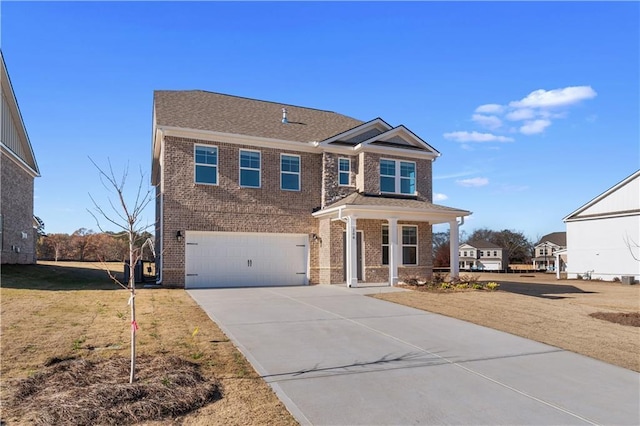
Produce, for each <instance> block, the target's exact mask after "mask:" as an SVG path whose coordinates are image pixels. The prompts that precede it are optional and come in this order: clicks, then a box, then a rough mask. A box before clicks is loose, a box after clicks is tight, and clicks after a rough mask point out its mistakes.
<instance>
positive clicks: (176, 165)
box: [152, 90, 470, 288]
mask: <svg viewBox="0 0 640 426" xmlns="http://www.w3.org/2000/svg"><path fill="white" fill-rule="evenodd" d="M439 156H440V153H439V152H438V151H437V150H436V149H435V148H433V147H432V146H431V145H429V144H428V143H427V142H425V141H424V140H423V139H422V138H420V137H419V136H417V135H416V134H414V133H413V132H411V131H410V130H409V129H408V128H406V127H405V126H402V125H399V126H395V127H394V126H391V125H389V124H388V123H387V122H385V121H384V120H382V119H381V118H375V119H373V120H370V121H367V122H363V121H360V120H356V119H353V118H351V117H347V116H345V115H341V114H338V113H335V112H331V111H324V110H318V109H313V108H306V107H300V106H294V105H283V104H279V103H275V102H269V101H262V100H257V99H248V98H242V97H238V96H231V95H225V94H221V93H213V92H206V91H200V90H189V91H164V90H163V91H156V92H155V94H154V104H153V162H152V181H153V184H154V185H155V186H156V189H157V194H158V196H157V198H156V200H157V205H156V209H157V210H156V252H157V253H161V255H160V256H158V258H156V261H157V271H158V272H159V275H158V278H159V281H160V282H161V283H162V284H164V285H167V286H176V287H186V288H197V287H247V286H281V285H304V284H338V283H345V282H346V283H347V285H348V286H356V285H357V284H358V283H359V282H369V283H383V282H384V283H387V282H388V283H389V284H390V285H394V284H396V283H398V281H399V280H400V279H402V278H403V277H406V276H421V277H429V276H430V275H431V274H432V266H433V264H432V259H431V253H432V247H431V246H432V243H431V241H432V238H431V232H432V228H431V227H432V225H433V224H436V223H447V224H449V227H450V230H451V241H452V244H451V245H452V247H455V251H453V250H452V252H451V254H452V256H451V259H452V260H451V266H452V275H455V274H456V273H457V267H458V261H457V254H458V250H457V248H458V247H457V245H458V244H457V242H458V227H459V225H460V224H461V222H462V221H463V220H464V217H465V216H468V215H469V214H470V212H469V211H466V210H461V209H456V208H451V207H446V206H441V205H436V204H433V203H432V198H433V197H432V194H433V192H432V163H433V162H434V161H435V160H436V158H438V157H439Z"/></svg>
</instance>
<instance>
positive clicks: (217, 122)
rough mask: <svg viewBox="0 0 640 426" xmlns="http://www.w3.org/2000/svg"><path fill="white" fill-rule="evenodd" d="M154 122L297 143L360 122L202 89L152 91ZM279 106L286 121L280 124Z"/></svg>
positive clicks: (323, 136) (341, 116)
mask: <svg viewBox="0 0 640 426" xmlns="http://www.w3.org/2000/svg"><path fill="white" fill-rule="evenodd" d="M154 106H155V113H156V123H157V125H159V126H172V127H181V128H187V129H197V130H210V131H215V132H221V133H232V134H240V135H249V136H256V137H264V138H270V139H279V140H286V141H297V142H314V141H322V140H324V139H328V138H329V137H331V136H335V135H337V134H339V133H342V132H345V131H347V130H350V129H352V128H354V127H356V126H358V125H360V124H362V123H363V122H362V121H360V120H356V119H354V118H351V117H347V116H345V115H342V114H337V113H335V112H331V111H323V110H319V109H313V108H304V107H299V106H294V105H287V104H281V103H277V102H267V101H260V100H256V99H249V98H242V97H238V96H231V95H224V94H221V93H214V92H206V91H202V90H157V91H155V92H154ZM282 108H286V109H287V119H288V121H289V123H288V124H283V123H282Z"/></svg>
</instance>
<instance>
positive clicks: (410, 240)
mask: <svg viewBox="0 0 640 426" xmlns="http://www.w3.org/2000/svg"><path fill="white" fill-rule="evenodd" d="M402 264H403V265H417V264H418V227H417V226H403V227H402Z"/></svg>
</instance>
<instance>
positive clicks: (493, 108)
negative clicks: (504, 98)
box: [475, 104, 504, 114]
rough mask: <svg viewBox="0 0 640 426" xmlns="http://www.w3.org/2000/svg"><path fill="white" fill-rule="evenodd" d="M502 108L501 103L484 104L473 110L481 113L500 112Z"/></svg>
mask: <svg viewBox="0 0 640 426" xmlns="http://www.w3.org/2000/svg"><path fill="white" fill-rule="evenodd" d="M503 110H504V107H503V106H502V105H498V104H484V105H480V106H479V107H478V108H476V111H475V112H479V113H483V114H500V113H501V112H502V111H503Z"/></svg>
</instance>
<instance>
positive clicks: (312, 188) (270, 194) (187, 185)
mask: <svg viewBox="0 0 640 426" xmlns="http://www.w3.org/2000/svg"><path fill="white" fill-rule="evenodd" d="M194 144H202V145H214V146H217V147H218V181H219V182H218V185H202V184H196V183H195V182H194ZM240 149H253V150H255V147H253V146H244V145H235V144H226V143H218V142H203V141H199V140H196V139H188V138H175V137H166V138H165V150H164V155H165V158H164V188H165V191H164V194H163V204H164V206H163V209H164V212H165V215H164V223H163V235H162V239H163V242H164V244H163V245H162V247H163V256H164V261H163V284H165V285H167V286H178V287H182V286H184V264H185V251H184V240H183V241H182V242H180V243H178V241H177V239H176V237H175V236H176V231H178V230H181V231H182V232H183V233H184V231H185V230H194V231H233V232H272V233H284V232H286V233H299V234H312V233H315V234H318V223H317V222H318V221H317V220H316V219H315V218H314V217H313V216H311V213H312V212H313V210H314V209H317V208H318V207H320V205H321V185H322V155H321V154H312V153H301V152H288V151H282V150H276V149H270V148H261V149H260V152H261V188H241V187H240V185H239V150H240ZM281 153H291V154H295V155H299V156H300V170H301V176H300V180H301V190H300V191H284V190H281V189H280V154H281ZM316 245H317V244H316V243H312V245H311V247H310V249H311V264H310V268H311V277H310V279H311V282H312V283H317V282H318V279H319V271H318V261H319V260H318V254H317V253H314V252H315V251H317V249H316V248H315V247H316Z"/></svg>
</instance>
